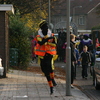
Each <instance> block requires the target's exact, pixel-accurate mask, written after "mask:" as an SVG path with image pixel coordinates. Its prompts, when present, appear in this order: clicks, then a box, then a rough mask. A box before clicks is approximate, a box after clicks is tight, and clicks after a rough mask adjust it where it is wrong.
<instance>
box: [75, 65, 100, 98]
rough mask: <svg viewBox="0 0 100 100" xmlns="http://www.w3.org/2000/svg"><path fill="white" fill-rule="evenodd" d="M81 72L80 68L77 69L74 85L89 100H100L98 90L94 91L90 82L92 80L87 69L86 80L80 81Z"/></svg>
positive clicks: (99, 91)
mask: <svg viewBox="0 0 100 100" xmlns="http://www.w3.org/2000/svg"><path fill="white" fill-rule="evenodd" d="M81 70H82V68H81V67H77V70H76V71H77V72H76V79H75V81H74V85H75V86H77V87H78V88H79V89H81V90H82V91H83V92H84V93H85V94H86V95H87V96H88V97H89V98H90V99H91V100H100V90H96V89H95V87H94V85H93V81H92V80H93V79H92V77H91V75H90V73H89V68H88V78H87V80H86V79H82V76H81Z"/></svg>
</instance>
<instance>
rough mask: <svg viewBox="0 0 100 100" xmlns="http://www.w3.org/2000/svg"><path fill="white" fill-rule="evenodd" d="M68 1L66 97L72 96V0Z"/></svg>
mask: <svg viewBox="0 0 100 100" xmlns="http://www.w3.org/2000/svg"><path fill="white" fill-rule="evenodd" d="M66 1H67V12H66V15H67V21H66V22H67V26H66V29H67V47H66V96H71V48H70V0H66Z"/></svg>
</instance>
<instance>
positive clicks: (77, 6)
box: [73, 6, 82, 22]
mask: <svg viewBox="0 0 100 100" xmlns="http://www.w3.org/2000/svg"><path fill="white" fill-rule="evenodd" d="M75 8H82V6H75V7H73V22H74V21H75V20H74V19H75V18H74V16H75Z"/></svg>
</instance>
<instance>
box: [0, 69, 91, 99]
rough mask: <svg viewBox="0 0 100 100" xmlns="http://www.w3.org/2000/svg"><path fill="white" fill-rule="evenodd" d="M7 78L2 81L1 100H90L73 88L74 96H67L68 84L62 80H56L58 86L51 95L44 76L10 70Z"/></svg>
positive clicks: (0, 83) (0, 80) (0, 82)
mask: <svg viewBox="0 0 100 100" xmlns="http://www.w3.org/2000/svg"><path fill="white" fill-rule="evenodd" d="M7 76H8V78H3V79H0V100H90V99H89V98H88V97H87V96H86V95H85V94H84V93H82V92H81V91H80V90H79V89H77V88H76V87H74V88H71V93H72V96H66V95H65V94H66V87H65V85H66V83H65V81H64V80H61V79H55V80H56V81H57V84H58V85H57V87H55V88H54V94H53V95H50V93H49V86H48V84H47V81H46V79H45V77H44V76H43V75H42V74H37V73H32V72H26V71H18V70H10V72H9V73H8V74H7Z"/></svg>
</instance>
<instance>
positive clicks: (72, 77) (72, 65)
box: [71, 62, 75, 84]
mask: <svg viewBox="0 0 100 100" xmlns="http://www.w3.org/2000/svg"><path fill="white" fill-rule="evenodd" d="M74 79H75V66H74V63H73V62H71V84H73V82H74Z"/></svg>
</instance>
